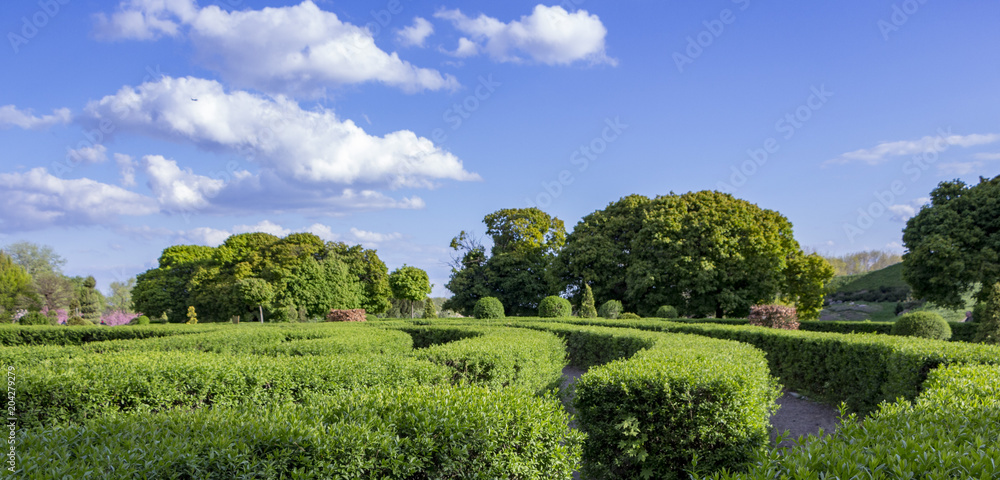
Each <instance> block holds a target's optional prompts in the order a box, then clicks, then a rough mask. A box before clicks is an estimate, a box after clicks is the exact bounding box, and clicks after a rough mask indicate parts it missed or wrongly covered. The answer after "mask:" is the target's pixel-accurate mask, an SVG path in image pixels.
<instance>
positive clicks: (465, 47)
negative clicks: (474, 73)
mask: <svg viewBox="0 0 1000 480" xmlns="http://www.w3.org/2000/svg"><path fill="white" fill-rule="evenodd" d="M444 53H447V54H448V55H451V56H453V57H458V58H465V57H473V56H476V55H479V45H478V44H476V42H473V41H472V40H469V39H468V38H465V37H462V38H459V39H458V47H457V48H455V50H454V51H450V52H449V51H447V50H445V51H444Z"/></svg>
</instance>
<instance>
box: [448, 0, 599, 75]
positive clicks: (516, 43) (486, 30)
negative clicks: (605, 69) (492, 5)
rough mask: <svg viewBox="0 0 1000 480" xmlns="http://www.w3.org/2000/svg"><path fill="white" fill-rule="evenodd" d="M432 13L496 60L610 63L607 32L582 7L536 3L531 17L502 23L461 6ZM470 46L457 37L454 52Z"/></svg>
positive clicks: (562, 63)
mask: <svg viewBox="0 0 1000 480" xmlns="http://www.w3.org/2000/svg"><path fill="white" fill-rule="evenodd" d="M434 16H435V17H437V18H441V19H444V20H448V21H450V22H451V23H452V25H454V26H455V28H456V29H458V30H459V31H460V32H462V33H464V34H466V35H468V36H469V37H471V39H467V41H468V42H472V41H474V42H476V44H477V46H478V48H477V50H478V51H482V52H485V53H486V54H488V55H489V56H490V58H492V59H493V60H495V61H498V62H522V61H525V58H527V59H528V60H531V61H533V62H537V63H543V64H546V65H569V64H571V63H574V62H578V61H583V62H588V63H592V64H600V63H606V64H609V65H615V64H616V63H617V61H616V60H615V59H613V58H610V57H608V55H607V53H606V49H605V37H606V36H607V33H608V30H607V29H606V28H605V27H604V24H603V23H601V19H600V18H598V16H597V15H591V14H589V13H587V11H586V10H578V11H576V12H573V13H570V12H568V11H566V9H564V8H563V7H561V6H558V5H556V6H552V7H547V6H545V5H541V4H539V5H536V6H535V9H534V10H533V11H532V12H531V15H525V16H522V17H521V19H520V20H514V21H511V22H510V23H504V22H502V21H500V20H498V19H496V18H493V17H489V16H486V15H485V14H480V15H479V16H478V17H476V18H471V17H468V16H466V15H465V14H463V13H462V12H461V11H460V10H458V9H455V10H441V11H438V12H437V13H435V14H434ZM471 51H472V50H471V47H469V46H468V45H465V46H463V45H462V44H461V41H460V43H459V47H458V48H457V49H456V50H455V53H465V54H469V52H471Z"/></svg>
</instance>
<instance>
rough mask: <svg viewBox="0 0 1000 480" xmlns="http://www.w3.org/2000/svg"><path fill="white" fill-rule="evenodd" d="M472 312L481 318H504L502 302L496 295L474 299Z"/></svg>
mask: <svg viewBox="0 0 1000 480" xmlns="http://www.w3.org/2000/svg"><path fill="white" fill-rule="evenodd" d="M472 314H473V316H475V317H476V318H478V319H481V320H490V319H497V318H504V312H503V303H500V299H498V298H496V297H483V298H480V299H479V300H478V301H476V306H475V307H473V308H472Z"/></svg>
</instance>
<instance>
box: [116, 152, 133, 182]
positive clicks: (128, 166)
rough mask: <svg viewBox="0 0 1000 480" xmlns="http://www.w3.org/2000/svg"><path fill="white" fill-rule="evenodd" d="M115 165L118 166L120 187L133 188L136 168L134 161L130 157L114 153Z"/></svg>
mask: <svg viewBox="0 0 1000 480" xmlns="http://www.w3.org/2000/svg"><path fill="white" fill-rule="evenodd" d="M115 165H117V166H118V173H119V174H120V175H121V184H122V186H123V187H134V186H135V167H136V162H135V160H133V159H132V157H131V156H130V155H125V154H124V153H116V154H115Z"/></svg>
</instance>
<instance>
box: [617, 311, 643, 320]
mask: <svg viewBox="0 0 1000 480" xmlns="http://www.w3.org/2000/svg"><path fill="white" fill-rule="evenodd" d="M618 318H619V319H621V320H638V319H640V318H642V317H640V316H639V314H637V313H632V312H625V313H623V314H621V315H619V316H618Z"/></svg>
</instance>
